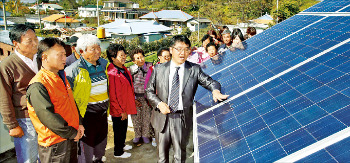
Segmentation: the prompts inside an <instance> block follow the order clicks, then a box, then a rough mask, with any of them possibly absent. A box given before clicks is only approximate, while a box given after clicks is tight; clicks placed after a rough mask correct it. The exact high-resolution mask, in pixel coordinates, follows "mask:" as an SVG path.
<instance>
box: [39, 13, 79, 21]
mask: <svg viewBox="0 0 350 163" xmlns="http://www.w3.org/2000/svg"><path fill="white" fill-rule="evenodd" d="M42 20H44V21H48V22H59V23H64V22H67V23H77V22H79V21H78V20H75V19H73V18H70V17H69V16H66V17H65V16H64V15H62V14H52V15H50V16H48V17H45V18H43V19H42Z"/></svg>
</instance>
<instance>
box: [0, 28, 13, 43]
mask: <svg viewBox="0 0 350 163" xmlns="http://www.w3.org/2000/svg"><path fill="white" fill-rule="evenodd" d="M9 34H10V31H8V30H2V31H0V38H1V39H0V42H2V43H5V44H8V45H13V44H12V42H11V39H10V37H9Z"/></svg>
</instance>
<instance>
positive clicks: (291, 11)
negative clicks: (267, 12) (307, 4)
mask: <svg viewBox="0 0 350 163" xmlns="http://www.w3.org/2000/svg"><path fill="white" fill-rule="evenodd" d="M299 12H300V7H299V4H298V2H293V1H286V2H283V3H282V4H281V5H280V7H279V9H278V11H277V10H274V11H273V13H274V14H275V15H276V16H277V17H278V21H280V20H285V19H287V18H289V17H291V16H293V15H295V14H297V13H299Z"/></svg>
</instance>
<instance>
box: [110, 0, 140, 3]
mask: <svg viewBox="0 0 350 163" xmlns="http://www.w3.org/2000/svg"><path fill="white" fill-rule="evenodd" d="M106 2H122V3H135V2H132V1H130V0H114V1H104V3H106Z"/></svg>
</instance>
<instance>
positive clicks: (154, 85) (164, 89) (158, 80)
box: [146, 61, 221, 132]
mask: <svg viewBox="0 0 350 163" xmlns="http://www.w3.org/2000/svg"><path fill="white" fill-rule="evenodd" d="M170 62H171V61H170ZM170 62H167V63H163V64H158V65H156V66H155V67H154V70H153V72H152V76H151V78H150V79H149V82H148V85H147V89H146V96H147V99H148V101H149V103H150V104H151V105H152V107H153V108H155V109H153V111H152V117H151V124H152V126H153V127H154V128H155V129H156V131H157V132H163V129H164V126H165V122H166V119H167V117H168V116H167V115H164V114H162V113H161V112H160V111H159V110H158V108H156V107H157V105H158V103H159V102H161V101H163V102H165V103H167V104H168V96H169V74H170ZM184 67H185V69H184V77H183V84H182V86H183V88H182V89H183V91H182V102H183V107H184V117H185V118H184V120H185V126H187V127H188V128H190V127H192V123H193V119H192V118H193V107H192V105H193V99H194V95H195V93H196V90H197V87H198V84H200V85H201V86H203V87H204V88H206V89H208V90H210V91H213V90H215V89H218V90H220V89H221V86H220V83H219V82H217V81H215V80H213V79H212V78H211V77H210V76H208V75H207V74H205V73H204V72H203V71H202V69H201V68H200V66H199V65H197V64H194V63H190V62H188V61H186V62H185V66H184Z"/></svg>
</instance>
